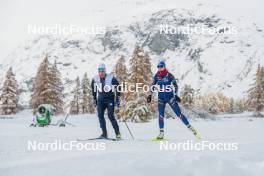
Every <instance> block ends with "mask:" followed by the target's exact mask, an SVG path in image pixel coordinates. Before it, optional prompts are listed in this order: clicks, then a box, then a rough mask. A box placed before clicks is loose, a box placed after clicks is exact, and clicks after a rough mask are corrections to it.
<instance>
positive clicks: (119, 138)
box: [116, 133, 122, 141]
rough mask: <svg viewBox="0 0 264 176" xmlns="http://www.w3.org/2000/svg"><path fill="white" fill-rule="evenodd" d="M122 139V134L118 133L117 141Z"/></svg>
mask: <svg viewBox="0 0 264 176" xmlns="http://www.w3.org/2000/svg"><path fill="white" fill-rule="evenodd" d="M121 139H122V138H121V134H120V133H117V134H116V140H117V141H119V140H121Z"/></svg>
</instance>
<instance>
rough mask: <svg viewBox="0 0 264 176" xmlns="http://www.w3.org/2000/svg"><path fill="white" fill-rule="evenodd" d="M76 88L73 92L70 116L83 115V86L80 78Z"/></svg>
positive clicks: (77, 79)
mask: <svg viewBox="0 0 264 176" xmlns="http://www.w3.org/2000/svg"><path fill="white" fill-rule="evenodd" d="M75 84H76V85H75V88H74V90H73V92H72V93H73V100H72V101H71V104H70V114H81V113H82V99H81V95H82V92H81V85H80V78H79V76H78V77H77V78H76V80H75Z"/></svg>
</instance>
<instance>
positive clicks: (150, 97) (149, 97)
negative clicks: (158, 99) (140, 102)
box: [147, 95, 152, 103]
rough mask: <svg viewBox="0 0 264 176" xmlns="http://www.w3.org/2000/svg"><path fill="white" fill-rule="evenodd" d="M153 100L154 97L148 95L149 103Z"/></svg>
mask: <svg viewBox="0 0 264 176" xmlns="http://www.w3.org/2000/svg"><path fill="white" fill-rule="evenodd" d="M151 99H152V96H151V95H148V97H147V102H148V103H150V102H151Z"/></svg>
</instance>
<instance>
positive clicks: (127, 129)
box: [121, 105, 135, 140]
mask: <svg viewBox="0 0 264 176" xmlns="http://www.w3.org/2000/svg"><path fill="white" fill-rule="evenodd" d="M124 106H125V105H124ZM121 119H122V120H123V121H124V122H125V125H126V127H127V130H128V132H129V134H130V136H131V137H132V139H133V140H135V138H134V136H133V134H132V132H131V130H130V128H129V127H128V125H127V123H126V120H124V118H123V116H121Z"/></svg>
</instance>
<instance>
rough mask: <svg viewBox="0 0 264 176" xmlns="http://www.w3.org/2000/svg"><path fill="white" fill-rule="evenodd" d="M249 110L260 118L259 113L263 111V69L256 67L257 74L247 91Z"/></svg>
mask: <svg viewBox="0 0 264 176" xmlns="http://www.w3.org/2000/svg"><path fill="white" fill-rule="evenodd" d="M247 104H248V106H249V108H250V109H251V110H253V111H255V112H256V113H258V114H259V116H261V114H260V112H261V111H262V110H263V109H264V67H260V65H258V69H257V73H256V75H255V78H254V83H253V84H252V87H251V88H250V89H249V90H248V101H247Z"/></svg>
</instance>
